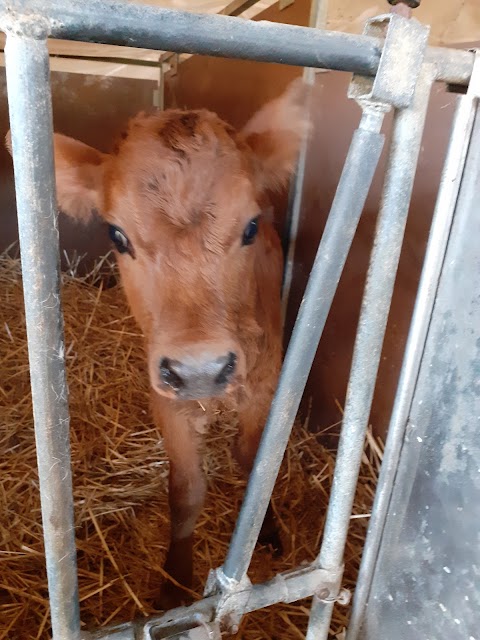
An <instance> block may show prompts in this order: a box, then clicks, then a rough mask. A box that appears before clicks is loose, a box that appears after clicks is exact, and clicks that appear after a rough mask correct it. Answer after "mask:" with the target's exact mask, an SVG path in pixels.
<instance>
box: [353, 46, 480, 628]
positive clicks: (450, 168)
mask: <svg viewBox="0 0 480 640" xmlns="http://www.w3.org/2000/svg"><path fill="white" fill-rule="evenodd" d="M479 97H480V54H477V56H476V62H475V67H474V72H473V75H472V80H471V82H470V86H469V89H468V93H467V95H466V96H461V97H459V99H458V104H457V109H456V112H455V117H454V122H453V127H452V133H451V136H450V143H449V148H448V152H447V157H446V160H445V166H444V169H443V174H442V179H441V183H440V189H439V192H438V196H437V203H436V206H435V212H434V216H433V220H432V227H431V230H430V237H429V240H428V245H427V251H426V254H425V261H424V266H423V270H422V276H421V278H420V284H419V287H418V293H417V299H416V302H415V309H414V312H413V316H412V323H411V327H410V331H409V336H408V341H407V346H406V348H405V355H404V360H403V365H402V371H401V374H400V379H399V383H398V389H397V394H396V399H395V404H394V407H393V411H392V417H391V420H390V425H389V429H388V437H387V441H386V444H385V453H384V456H383V461H382V468H381V472H380V477H379V480H378V486H377V491H376V494H375V502H374V505H373V509H372V517H371V519H370V523H369V527H368V534H367V540H366V543H365V549H364V551H363V557H362V564H361V567H360V573H359V578H358V582H357V585H358V586H357V588H356V590H355V599H354V605H353V610H352V615H351V618H350V624H349V627H348V633H347V640H357V638H358V637H359V633H360V626H361V623H362V617H363V613H364V610H365V606H366V603H367V597H368V593H369V590H370V585H371V581H372V577H373V572H374V568H375V564H376V560H377V555H378V550H379V548H380V542H381V539H382V533H383V528H384V525H385V519H386V516H387V511H388V505H389V503H390V497H391V493H392V488H393V483H394V479H395V476H396V473H397V467H398V461H399V459H400V452H401V449H402V443H403V438H404V434H405V428H406V425H407V420H408V414H409V412H410V408H411V405H412V400H413V395H414V392H415V386H416V383H417V378H418V373H419V371H420V364H421V359H422V355H423V351H424V347H425V341H426V337H427V332H428V328H429V326H430V320H431V316H432V312H433V307H434V302H435V295H436V292H437V287H438V282H439V280H440V274H441V269H442V265H443V261H444V257H445V252H446V250H447V243H448V238H449V234H450V229H451V225H452V221H453V216H454V213H455V209H456V202H457V197H458V193H459V190H460V184H461V181H462V176H463V170H464V166H465V160H466V157H467V151H468V147H469V144H470V137H471V134H472V130H473V123H474V119H475V110H476V108H477V104H478V98H479Z"/></svg>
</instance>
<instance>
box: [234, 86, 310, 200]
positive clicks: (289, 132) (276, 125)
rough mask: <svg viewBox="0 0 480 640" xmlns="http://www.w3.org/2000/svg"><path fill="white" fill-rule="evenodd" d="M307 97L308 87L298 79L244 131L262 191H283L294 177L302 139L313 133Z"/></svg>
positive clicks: (256, 116)
mask: <svg viewBox="0 0 480 640" xmlns="http://www.w3.org/2000/svg"><path fill="white" fill-rule="evenodd" d="M307 97H308V86H307V85H306V84H305V83H304V82H303V80H302V78H298V79H297V80H294V81H293V82H292V83H291V84H290V86H289V87H288V88H287V90H286V92H285V93H284V94H283V95H281V96H280V97H279V98H277V99H276V100H273V101H272V102H268V103H267V104H266V105H264V106H263V107H262V108H261V109H260V111H258V112H257V113H256V114H255V115H254V116H253V118H252V119H251V120H250V121H249V122H248V123H247V125H246V126H245V128H244V129H243V132H242V134H243V138H244V140H245V142H246V143H247V145H248V146H249V147H250V149H251V150H252V151H253V155H254V163H255V177H256V179H257V181H258V184H259V187H260V188H261V189H279V188H281V187H283V186H285V184H286V183H287V182H288V179H289V178H290V176H291V175H292V173H293V171H294V169H295V165H296V162H297V157H298V152H299V149H300V144H301V141H302V137H303V136H304V135H308V134H309V132H310V118H309V113H308V111H309V110H308V104H307Z"/></svg>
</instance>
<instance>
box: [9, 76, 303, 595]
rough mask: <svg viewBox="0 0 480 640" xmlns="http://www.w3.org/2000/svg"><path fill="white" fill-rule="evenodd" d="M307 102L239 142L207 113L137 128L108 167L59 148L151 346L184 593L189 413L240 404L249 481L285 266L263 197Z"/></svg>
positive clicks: (73, 146)
mask: <svg viewBox="0 0 480 640" xmlns="http://www.w3.org/2000/svg"><path fill="white" fill-rule="evenodd" d="M302 97H303V85H302V83H301V82H295V83H294V84H293V85H292V86H291V87H290V88H289V90H288V91H287V92H286V93H285V94H284V95H283V96H281V97H280V98H278V99H277V100H274V101H273V102H271V103H269V104H267V105H266V106H265V107H263V109H261V110H260V111H259V112H258V113H257V114H256V115H255V116H254V117H253V118H252V119H251V120H250V122H249V123H248V124H247V126H246V127H245V128H244V129H243V130H242V131H238V132H237V131H235V130H234V129H233V128H232V127H231V126H229V125H228V124H226V123H225V122H223V121H222V120H221V119H220V118H219V117H218V116H216V115H215V114H213V113H211V112H208V111H178V110H170V111H165V112H162V113H158V114H155V115H139V116H137V117H136V118H134V119H133V120H132V121H131V122H130V124H129V126H128V128H127V130H126V131H125V133H124V134H123V135H122V136H121V139H120V140H119V141H118V144H117V146H116V148H115V149H114V151H113V152H112V153H111V154H103V153H100V152H99V151H97V150H95V149H93V148H91V147H88V146H86V145H84V144H83V143H81V142H78V141H76V140H73V139H71V138H67V137H65V136H62V135H60V134H56V135H55V139H54V142H55V166H56V182H57V196H58V203H59V206H60V209H61V210H63V211H64V212H65V213H66V214H68V215H70V216H72V217H74V218H76V219H77V220H79V221H83V222H87V221H88V220H89V218H90V217H91V215H92V212H93V211H97V212H98V213H99V214H100V215H101V216H102V217H103V218H104V220H105V221H106V222H107V224H108V230H109V234H110V237H111V239H112V242H113V244H114V246H115V248H116V252H117V259H118V265H119V270H120V273H121V281H122V284H123V287H124V289H125V292H126V295H127V298H128V301H129V304H130V307H131V310H132V313H133V314H134V315H135V318H136V320H137V322H138V324H139V325H140V327H141V329H142V331H143V334H144V336H145V341H146V347H147V357H148V369H149V376H150V383H151V387H152V391H153V395H152V398H153V400H152V404H153V413H154V418H155V421H156V423H157V424H158V425H159V426H160V428H161V429H162V432H163V435H164V441H165V447H166V449H167V453H168V454H169V457H170V461H171V467H170V507H171V515H172V542H171V546H170V551H169V555H168V559H167V568H168V570H169V571H170V572H171V573H173V574H174V576H175V577H176V579H177V580H178V581H179V582H181V583H188V582H190V580H191V573H192V566H191V548H192V537H191V536H192V532H193V528H194V525H195V521H196V519H197V517H198V514H199V512H200V510H201V507H202V504H203V498H204V494H205V482H204V478H203V473H202V469H201V460H200V454H199V447H198V446H197V445H198V442H197V439H198V429H196V426H195V425H196V424H197V422H196V420H197V418H196V417H195V415H196V414H195V409H196V410H197V411H198V406H197V405H198V403H196V402H192V401H196V400H205V399H207V400H208V399H210V398H214V397H218V396H222V395H224V394H231V396H233V397H235V398H237V406H238V410H239V422H240V426H239V444H238V446H237V449H236V451H237V459H238V460H239V462H240V464H241V465H242V467H243V468H244V469H245V470H247V471H248V470H249V469H250V468H251V465H252V463H253V458H254V455H255V451H256V447H257V445H258V441H259V438H260V434H261V431H262V428H263V424H264V421H265V418H266V414H267V413H268V407H269V404H270V401H271V397H272V394H273V391H274V388H275V384H276V380H277V375H278V370H279V367H280V360H281V327H280V282H281V265H282V260H281V249H280V243H279V239H278V237H277V235H276V233H275V232H274V229H273V225H272V220H271V219H270V218H269V207H268V205H267V201H266V199H265V194H266V192H267V191H268V190H271V189H277V188H280V187H282V186H284V185H285V183H286V182H287V180H288V178H289V176H290V174H291V172H292V169H293V167H294V164H295V161H296V155H297V151H298V148H299V144H300V140H301V137H302V133H303V132H304V131H305V128H304V127H305V124H306V120H305V111H304V107H303V106H302ZM7 144H8V145H9V141H8V140H7ZM240 391H242V392H243V396H244V399H243V403H242V402H241V401H239V400H238V398H240V397H241V395H242V394H241V393H240ZM235 392H237V393H235ZM253 395H254V396H255V397H253Z"/></svg>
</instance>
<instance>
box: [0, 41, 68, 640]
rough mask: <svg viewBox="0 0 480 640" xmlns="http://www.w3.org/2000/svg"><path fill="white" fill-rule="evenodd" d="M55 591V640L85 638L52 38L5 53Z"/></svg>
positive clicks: (10, 46) (11, 45)
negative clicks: (81, 614)
mask: <svg viewBox="0 0 480 640" xmlns="http://www.w3.org/2000/svg"><path fill="white" fill-rule="evenodd" d="M5 53H6V57H5V62H6V74H7V88H8V103H9V112H10V126H11V132H12V148H13V163H14V169H15V187H16V197H17V214H18V230H19V239H20V255H21V261H22V279H23V291H24V297H25V315H26V323H27V339H28V357H29V362H30V381H31V386H32V401H33V417H34V426H35V442H36V449H37V464H38V475H39V481H40V499H41V508H42V522H43V534H44V543H45V555H46V564H47V575H48V592H49V598H50V611H51V619H52V629H53V638H54V640H78V638H79V637H80V617H79V608H78V589H77V571H76V550H75V533H74V531H75V530H74V520H73V497H72V477H71V467H70V437H69V415H68V390H67V380H66V374H65V344H64V336H63V318H62V311H61V306H60V275H59V265H60V261H59V250H58V228H57V207H56V203H55V177H54V176H55V173H54V168H53V142H52V141H53V136H52V105H51V97H50V87H49V66H48V48H47V41H46V38H44V39H38V40H36V39H33V38H24V37H19V36H17V35H14V34H9V35H8V36H7V44H6V48H5Z"/></svg>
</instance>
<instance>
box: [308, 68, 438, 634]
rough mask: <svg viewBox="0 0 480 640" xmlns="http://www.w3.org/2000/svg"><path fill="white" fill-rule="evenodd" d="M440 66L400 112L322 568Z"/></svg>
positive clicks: (344, 498) (316, 610)
mask: <svg viewBox="0 0 480 640" xmlns="http://www.w3.org/2000/svg"><path fill="white" fill-rule="evenodd" d="M433 80H434V69H433V68H431V67H430V66H428V65H425V66H424V67H423V69H422V72H421V73H420V77H419V80H418V83H417V87H416V90H415V95H414V99H413V102H412V105H411V106H410V107H407V108H406V109H403V110H399V111H397V112H396V114H395V118H394V125H393V132H392V142H391V150H390V155H389V160H388V166H387V171H386V177H385V184H384V188H383V194H382V202H381V206H380V213H379V218H378V222H377V228H376V233H375V242H374V246H373V250H372V255H371V259H370V265H369V269H368V274H367V282H366V285H365V292H364V296H363V301H362V309H361V314H360V320H359V326H358V331H357V337H356V340H355V348H354V354H353V360H352V368H351V372H350V379H349V384H348V390H347V398H346V402H345V412H344V418H343V426H342V431H341V435H340V442H339V447H338V453H337V461H336V465H335V474H334V479H333V485H332V492H331V495H330V502H329V507H328V512H327V519H326V522H325V530H324V534H323V542H322V547H321V550H320V554H319V556H318V559H317V561H318V563H319V566H320V567H322V568H325V569H332V570H333V569H334V568H335V569H338V568H340V567H341V566H342V563H343V554H344V549H345V541H346V538H347V533H348V525H349V522H350V515H351V511H352V506H353V500H354V496H355V487H356V484H357V479H358V472H359V469H360V462H361V458H362V453H363V441H364V438H365V432H366V429H367V425H368V418H369V414H370V408H371V404H372V399H373V392H374V389H375V381H376V377H377V372H378V365H379V361H380V354H381V351H382V344H383V339H384V334H385V328H386V324H387V318H388V312H389V309H390V303H391V299H392V293H393V287H394V283H395V277H396V273H397V268H398V261H399V257H400V251H401V247H402V240H403V235H404V230H405V224H406V221H407V215H408V209H409V204H410V197H411V193H412V188H413V180H414V177H415V171H416V166H417V161H418V155H419V151H420V145H421V140H422V132H423V126H424V123H425V116H426V112H427V107H428V100H429V96H430V90H431V86H432V83H433ZM332 611H333V601H327V600H324V601H321V600H320V599H319V598H318V597H316V596H314V598H313V603H312V611H311V614H310V622H309V627H308V631H307V636H306V637H307V640H326V638H327V637H328V631H329V627H330V620H331V615H332Z"/></svg>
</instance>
